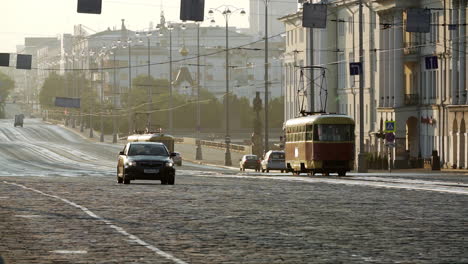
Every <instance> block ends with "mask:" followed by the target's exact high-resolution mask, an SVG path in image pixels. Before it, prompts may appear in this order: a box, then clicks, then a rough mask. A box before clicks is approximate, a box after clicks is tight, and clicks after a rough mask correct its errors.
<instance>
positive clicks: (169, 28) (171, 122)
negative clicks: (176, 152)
mask: <svg viewBox="0 0 468 264" xmlns="http://www.w3.org/2000/svg"><path fill="white" fill-rule="evenodd" d="M173 29H174V27H173V26H172V24H169V26H168V27H167V30H168V31H169V132H170V133H171V134H173V129H174V128H173V125H174V124H173V120H172V118H173V113H172V104H173V102H172V90H173V89H174V87H173V83H172V30H173Z"/></svg>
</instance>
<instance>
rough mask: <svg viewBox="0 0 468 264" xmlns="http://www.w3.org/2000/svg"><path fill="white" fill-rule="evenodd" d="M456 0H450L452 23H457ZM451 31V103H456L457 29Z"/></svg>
mask: <svg viewBox="0 0 468 264" xmlns="http://www.w3.org/2000/svg"><path fill="white" fill-rule="evenodd" d="M458 1H459V0H452V19H451V23H452V24H453V25H457V24H458V21H459V20H458V7H459V5H458ZM451 32H452V104H454V105H455V104H458V99H457V96H459V94H458V55H459V54H458V52H457V50H458V41H457V40H458V30H457V29H455V30H451Z"/></svg>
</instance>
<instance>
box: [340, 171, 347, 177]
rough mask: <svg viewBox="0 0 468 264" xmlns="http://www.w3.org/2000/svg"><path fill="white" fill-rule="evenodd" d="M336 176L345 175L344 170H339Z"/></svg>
mask: <svg viewBox="0 0 468 264" xmlns="http://www.w3.org/2000/svg"><path fill="white" fill-rule="evenodd" d="M338 176H346V171H339V172H338Z"/></svg>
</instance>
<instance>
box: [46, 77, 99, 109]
mask: <svg viewBox="0 0 468 264" xmlns="http://www.w3.org/2000/svg"><path fill="white" fill-rule="evenodd" d="M73 89H76V90H75V91H73ZM76 93H77V94H79V98H80V99H81V112H82V113H90V111H91V108H93V109H98V108H97V107H99V105H97V104H96V98H97V96H96V91H95V90H94V89H93V88H92V87H91V82H90V81H89V80H88V79H86V78H85V76H84V74H82V73H79V72H69V73H67V74H66V75H65V76H64V75H59V74H56V73H51V74H50V75H49V76H48V77H47V78H46V79H45V81H44V84H43V85H42V88H41V91H40V93H39V103H40V104H41V108H42V109H46V110H51V112H52V113H53V112H55V113H62V112H63V110H64V109H63V108H62V107H56V106H55V98H56V97H73V96H72V95H73V94H76ZM69 110H72V111H74V112H76V113H78V110H76V109H75V110H73V109H69ZM60 116H61V114H60V115H59V116H57V117H58V118H59V117H60Z"/></svg>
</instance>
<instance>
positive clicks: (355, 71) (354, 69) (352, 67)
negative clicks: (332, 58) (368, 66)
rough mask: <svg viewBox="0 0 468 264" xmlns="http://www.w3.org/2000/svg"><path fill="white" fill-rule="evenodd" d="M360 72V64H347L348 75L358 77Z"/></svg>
mask: <svg viewBox="0 0 468 264" xmlns="http://www.w3.org/2000/svg"><path fill="white" fill-rule="evenodd" d="M361 72H362V63H360V62H351V63H349V74H350V75H360V74H361Z"/></svg>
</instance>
